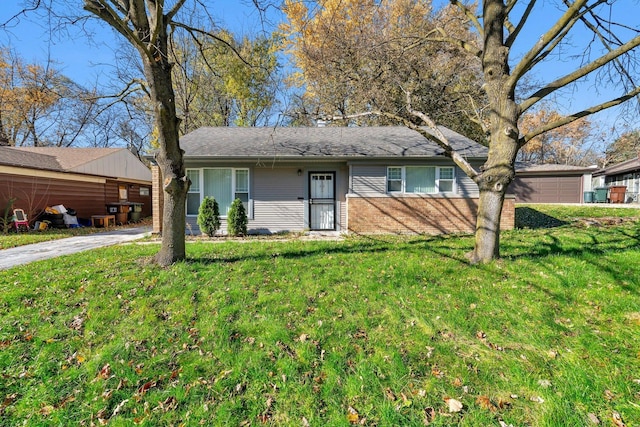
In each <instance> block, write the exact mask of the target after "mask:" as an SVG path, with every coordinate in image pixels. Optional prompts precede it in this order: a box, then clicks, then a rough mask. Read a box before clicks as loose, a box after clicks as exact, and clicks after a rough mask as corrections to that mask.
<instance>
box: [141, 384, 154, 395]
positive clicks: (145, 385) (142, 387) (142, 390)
mask: <svg viewBox="0 0 640 427" xmlns="http://www.w3.org/2000/svg"><path fill="white" fill-rule="evenodd" d="M156 384H157V383H156V382H155V381H148V382H146V383H144V384H143V385H141V386H140V388H139V389H138V394H145V393H146V392H147V391H148V390H149V389H150V388H152V387H155V386H156Z"/></svg>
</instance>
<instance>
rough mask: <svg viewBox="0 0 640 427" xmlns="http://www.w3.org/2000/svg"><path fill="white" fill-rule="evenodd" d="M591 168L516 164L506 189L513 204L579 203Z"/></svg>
mask: <svg viewBox="0 0 640 427" xmlns="http://www.w3.org/2000/svg"><path fill="white" fill-rule="evenodd" d="M593 171H595V168H584V167H581V166H569V165H526V166H525V165H517V166H516V178H515V180H514V181H513V182H512V183H511V186H510V191H509V192H510V193H513V194H515V196H516V203H582V201H583V192H584V191H587V190H590V189H591V174H592V172H593Z"/></svg>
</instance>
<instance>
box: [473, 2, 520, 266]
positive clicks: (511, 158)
mask: <svg viewBox="0 0 640 427" xmlns="http://www.w3.org/2000/svg"><path fill="white" fill-rule="evenodd" d="M483 13H484V17H483V20H484V22H485V23H486V24H487V26H485V34H484V51H483V57H482V68H483V71H484V77H485V85H484V88H485V91H486V93H487V96H488V100H489V105H490V106H491V110H490V113H489V120H490V123H489V130H490V134H491V142H490V145H489V147H490V148H489V155H488V157H487V162H486V163H485V165H484V167H483V169H482V172H481V173H480V174H479V175H478V176H477V177H476V178H475V182H476V184H478V188H479V190H480V200H479V204H478V217H477V220H476V235H475V247H474V250H473V252H472V253H471V254H470V255H469V259H470V260H471V262H473V263H486V262H489V261H491V260H492V259H494V258H498V257H499V256H500V218H501V215H502V206H503V204H504V196H505V194H506V192H507V187H508V186H509V184H510V183H511V181H513V178H514V176H515V160H516V155H517V154H518V106H517V104H516V102H515V97H514V88H513V87H512V86H511V85H510V84H509V62H508V60H509V49H508V47H506V46H505V45H504V36H503V28H504V27H503V25H504V20H505V5H504V3H503V2H502V0H485V1H484V5H483Z"/></svg>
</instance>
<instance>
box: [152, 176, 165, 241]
mask: <svg viewBox="0 0 640 427" xmlns="http://www.w3.org/2000/svg"><path fill="white" fill-rule="evenodd" d="M151 182H152V185H153V190H152V199H153V201H152V203H151V204H152V209H151V211H152V213H151V214H152V215H153V232H154V233H156V234H159V233H161V232H162V210H163V207H164V195H163V193H162V188H163V187H162V174H161V173H160V168H159V167H158V166H157V165H153V166H151Z"/></svg>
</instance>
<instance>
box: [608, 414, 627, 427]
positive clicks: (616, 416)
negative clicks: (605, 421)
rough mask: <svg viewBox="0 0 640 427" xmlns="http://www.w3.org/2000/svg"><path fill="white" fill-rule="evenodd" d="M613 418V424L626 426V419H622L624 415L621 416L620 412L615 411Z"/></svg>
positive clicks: (617, 426) (620, 426)
mask: <svg viewBox="0 0 640 427" xmlns="http://www.w3.org/2000/svg"><path fill="white" fill-rule="evenodd" d="M611 418H612V419H613V424H614V425H615V426H616V427H626V424H625V423H624V421H622V416H620V414H619V413H618V412H616V411H613V414H612V415H611Z"/></svg>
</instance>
